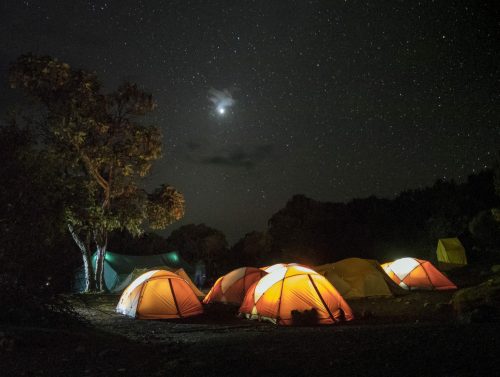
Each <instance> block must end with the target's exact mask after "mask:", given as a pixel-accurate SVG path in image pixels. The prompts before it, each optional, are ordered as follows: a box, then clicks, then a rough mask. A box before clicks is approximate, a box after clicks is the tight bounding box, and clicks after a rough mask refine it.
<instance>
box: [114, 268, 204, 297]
mask: <svg viewBox="0 0 500 377" xmlns="http://www.w3.org/2000/svg"><path fill="white" fill-rule="evenodd" d="M152 270H165V271H170V272H174V273H175V274H176V275H179V276H180V277H181V278H183V279H184V280H186V283H188V284H189V286H190V287H191V289H192V290H193V292H194V294H195V295H196V296H198V297H204V296H205V294H204V293H203V292H201V291H200V290H199V289H198V287H197V286H196V285H195V284H194V283H193V281H192V280H191V278H190V277H189V275H188V274H187V273H186V271H184V269H183V268H179V269H178V270H173V269H172V268H170V267H167V266H155V267H152V268H136V269H134V271H132V272H131V273H130V274H128V276H127V277H126V278H125V279H124V280H123V281H122V282H121V283H120V284H119V285H117V286H115V288H113V290H112V291H111V292H112V293H121V292H123V290H124V289H125V288H126V287H128V286H129V285H130V284H131V283H132V282H133V281H134V280H135V279H137V278H138V277H139V276H141V275H142V274H144V273H146V272H148V271H152Z"/></svg>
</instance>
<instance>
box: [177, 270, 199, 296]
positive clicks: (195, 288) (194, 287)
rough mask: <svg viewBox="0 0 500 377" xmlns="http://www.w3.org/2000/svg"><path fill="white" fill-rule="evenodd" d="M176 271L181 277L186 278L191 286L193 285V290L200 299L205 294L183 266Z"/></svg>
mask: <svg viewBox="0 0 500 377" xmlns="http://www.w3.org/2000/svg"><path fill="white" fill-rule="evenodd" d="M175 273H176V274H177V275H179V276H180V277H181V278H183V279H184V280H186V283H188V284H189V286H190V287H191V289H192V290H193V292H194V294H195V295H196V296H198V297H200V299H201V297H203V296H205V294H204V293H203V292H202V291H200V290H199V289H198V287H197V286H196V284H195V283H194V282H193V281H192V280H191V278H190V277H189V275H188V274H187V273H186V271H184V269H183V268H179V269H178V270H175Z"/></svg>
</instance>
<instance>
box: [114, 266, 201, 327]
mask: <svg viewBox="0 0 500 377" xmlns="http://www.w3.org/2000/svg"><path fill="white" fill-rule="evenodd" d="M116 311H117V312H118V313H121V314H124V315H127V316H129V317H134V318H138V319H171V318H182V317H190V316H193V315H197V314H201V313H203V307H202V306H201V303H200V301H199V300H198V298H197V297H196V295H195V294H194V292H193V290H192V289H191V287H190V286H189V284H188V283H187V282H186V281H185V280H184V279H182V278H181V277H179V276H178V275H176V274H174V273H173V272H170V271H165V270H153V271H148V272H146V273H144V274H142V275H141V276H139V277H138V278H137V279H136V280H134V281H133V282H132V284H130V285H129V286H128V287H127V288H126V289H125V291H123V293H122V295H121V297H120V301H119V302H118V305H117V306H116Z"/></svg>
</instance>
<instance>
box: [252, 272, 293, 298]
mask: <svg viewBox="0 0 500 377" xmlns="http://www.w3.org/2000/svg"><path fill="white" fill-rule="evenodd" d="M286 271H287V268H286V267H282V268H281V269H278V270H276V271H274V272H273V273H270V274H268V275H266V276H264V277H262V279H260V280H259V282H258V283H257V286H256V287H255V292H254V302H257V301H259V299H260V298H261V296H262V295H263V294H264V292H265V291H267V290H268V289H269V288H270V287H272V286H273V285H274V284H276V283H277V282H278V281H280V280H282V279H283V278H284V277H285V274H286Z"/></svg>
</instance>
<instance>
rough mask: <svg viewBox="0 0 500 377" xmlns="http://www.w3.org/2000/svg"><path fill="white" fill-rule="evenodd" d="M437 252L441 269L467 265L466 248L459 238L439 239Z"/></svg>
mask: <svg viewBox="0 0 500 377" xmlns="http://www.w3.org/2000/svg"><path fill="white" fill-rule="evenodd" d="M436 254H437V260H438V267H439V269H440V270H451V269H453V268H456V267H462V266H465V265H467V257H466V255H465V249H464V247H463V245H462V243H461V242H460V240H459V239H458V238H441V239H439V240H438V244H437V249H436Z"/></svg>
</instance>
